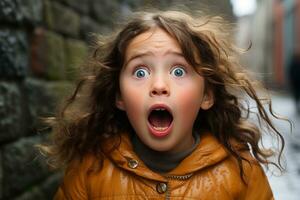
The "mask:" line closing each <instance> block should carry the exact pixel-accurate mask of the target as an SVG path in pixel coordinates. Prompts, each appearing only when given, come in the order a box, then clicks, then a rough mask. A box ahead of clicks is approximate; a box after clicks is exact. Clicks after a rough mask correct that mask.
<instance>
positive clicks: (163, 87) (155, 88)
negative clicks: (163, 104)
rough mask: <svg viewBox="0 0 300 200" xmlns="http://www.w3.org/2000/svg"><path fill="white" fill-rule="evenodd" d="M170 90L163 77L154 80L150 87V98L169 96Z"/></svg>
mask: <svg viewBox="0 0 300 200" xmlns="http://www.w3.org/2000/svg"><path fill="white" fill-rule="evenodd" d="M169 95H170V88H169V84H168V82H167V80H165V79H164V78H163V77H159V78H155V79H154V80H153V82H152V85H151V90H150V96H152V97H154V96H169Z"/></svg>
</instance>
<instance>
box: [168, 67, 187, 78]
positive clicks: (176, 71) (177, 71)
mask: <svg viewBox="0 0 300 200" xmlns="http://www.w3.org/2000/svg"><path fill="white" fill-rule="evenodd" d="M185 73H186V72H185V70H184V69H183V68H182V67H175V68H174V69H173V70H172V71H171V74H172V75H174V76H176V77H182V76H184V75H185Z"/></svg>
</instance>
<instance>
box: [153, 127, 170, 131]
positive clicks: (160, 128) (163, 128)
mask: <svg viewBox="0 0 300 200" xmlns="http://www.w3.org/2000/svg"><path fill="white" fill-rule="evenodd" d="M153 128H154V129H155V130H157V131H164V130H166V129H167V128H168V127H155V126H153Z"/></svg>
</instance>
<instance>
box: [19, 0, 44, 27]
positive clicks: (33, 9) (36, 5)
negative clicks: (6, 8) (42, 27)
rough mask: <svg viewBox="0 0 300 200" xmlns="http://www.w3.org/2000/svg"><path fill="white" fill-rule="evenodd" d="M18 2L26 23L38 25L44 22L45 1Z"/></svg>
mask: <svg viewBox="0 0 300 200" xmlns="http://www.w3.org/2000/svg"><path fill="white" fill-rule="evenodd" d="M17 2H18V6H19V10H20V12H21V13H22V15H23V21H24V22H25V23H26V22H27V23H29V24H34V25H36V24H38V23H41V22H42V9H43V1H41V0H17Z"/></svg>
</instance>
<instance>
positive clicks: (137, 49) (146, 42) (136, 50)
mask: <svg viewBox="0 0 300 200" xmlns="http://www.w3.org/2000/svg"><path fill="white" fill-rule="evenodd" d="M170 50H172V51H174V52H178V53H182V50H181V47H180V45H179V43H178V42H177V40H176V39H174V38H173V37H172V36H170V35H169V34H168V33H167V32H165V31H164V30H162V29H160V28H152V29H150V30H148V31H146V32H144V33H142V34H140V35H138V36H136V37H135V38H133V39H132V41H131V42H130V43H129V45H128V46H127V48H126V52H125V58H126V59H127V58H128V57H130V56H132V55H134V54H140V53H146V52H151V53H153V54H164V53H166V52H168V51H170Z"/></svg>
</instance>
